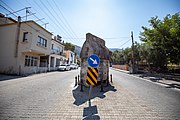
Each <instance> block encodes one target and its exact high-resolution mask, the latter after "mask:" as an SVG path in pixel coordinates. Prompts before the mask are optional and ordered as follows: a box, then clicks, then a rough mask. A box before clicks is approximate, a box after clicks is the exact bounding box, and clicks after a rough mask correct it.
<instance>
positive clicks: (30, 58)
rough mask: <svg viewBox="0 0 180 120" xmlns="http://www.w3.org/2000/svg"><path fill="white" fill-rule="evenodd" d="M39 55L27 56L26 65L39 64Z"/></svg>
mask: <svg viewBox="0 0 180 120" xmlns="http://www.w3.org/2000/svg"><path fill="white" fill-rule="evenodd" d="M37 63H38V57H33V56H27V55H26V56H25V66H37Z"/></svg>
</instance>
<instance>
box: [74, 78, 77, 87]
mask: <svg viewBox="0 0 180 120" xmlns="http://www.w3.org/2000/svg"><path fill="white" fill-rule="evenodd" d="M75 86H77V76H76V77H75V85H74V87H75Z"/></svg>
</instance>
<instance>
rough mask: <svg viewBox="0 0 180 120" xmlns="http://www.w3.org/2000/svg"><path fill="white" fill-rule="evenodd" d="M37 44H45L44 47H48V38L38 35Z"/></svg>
mask: <svg viewBox="0 0 180 120" xmlns="http://www.w3.org/2000/svg"><path fill="white" fill-rule="evenodd" d="M37 45H40V46H43V47H47V40H46V39H44V38H42V37H40V36H38V41H37Z"/></svg>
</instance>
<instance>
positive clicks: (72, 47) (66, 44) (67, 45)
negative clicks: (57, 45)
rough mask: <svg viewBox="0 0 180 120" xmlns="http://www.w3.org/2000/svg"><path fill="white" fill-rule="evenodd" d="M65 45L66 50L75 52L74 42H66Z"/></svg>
mask: <svg viewBox="0 0 180 120" xmlns="http://www.w3.org/2000/svg"><path fill="white" fill-rule="evenodd" d="M64 46H65V50H71V51H73V52H74V49H75V46H74V45H73V44H71V43H68V42H66V43H64Z"/></svg>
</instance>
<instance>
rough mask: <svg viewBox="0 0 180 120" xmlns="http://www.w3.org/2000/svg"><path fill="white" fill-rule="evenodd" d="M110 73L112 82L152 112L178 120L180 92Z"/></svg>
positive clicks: (123, 74)
mask: <svg viewBox="0 0 180 120" xmlns="http://www.w3.org/2000/svg"><path fill="white" fill-rule="evenodd" d="M110 73H111V74H112V75H113V80H115V81H117V82H119V83H120V84H121V85H122V86H123V87H124V88H125V89H127V90H128V91H129V92H131V93H132V94H133V95H134V96H136V97H138V98H139V99H141V100H142V102H144V103H145V104H146V105H147V106H149V107H151V109H152V110H154V111H157V112H158V113H161V114H164V115H166V116H178V118H180V90H178V89H174V88H170V87H167V86H164V85H161V84H157V83H155V82H152V81H148V80H146V79H143V78H138V77H136V76H133V75H131V74H127V73H123V72H120V71H116V70H112V69H111V70H110Z"/></svg>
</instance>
